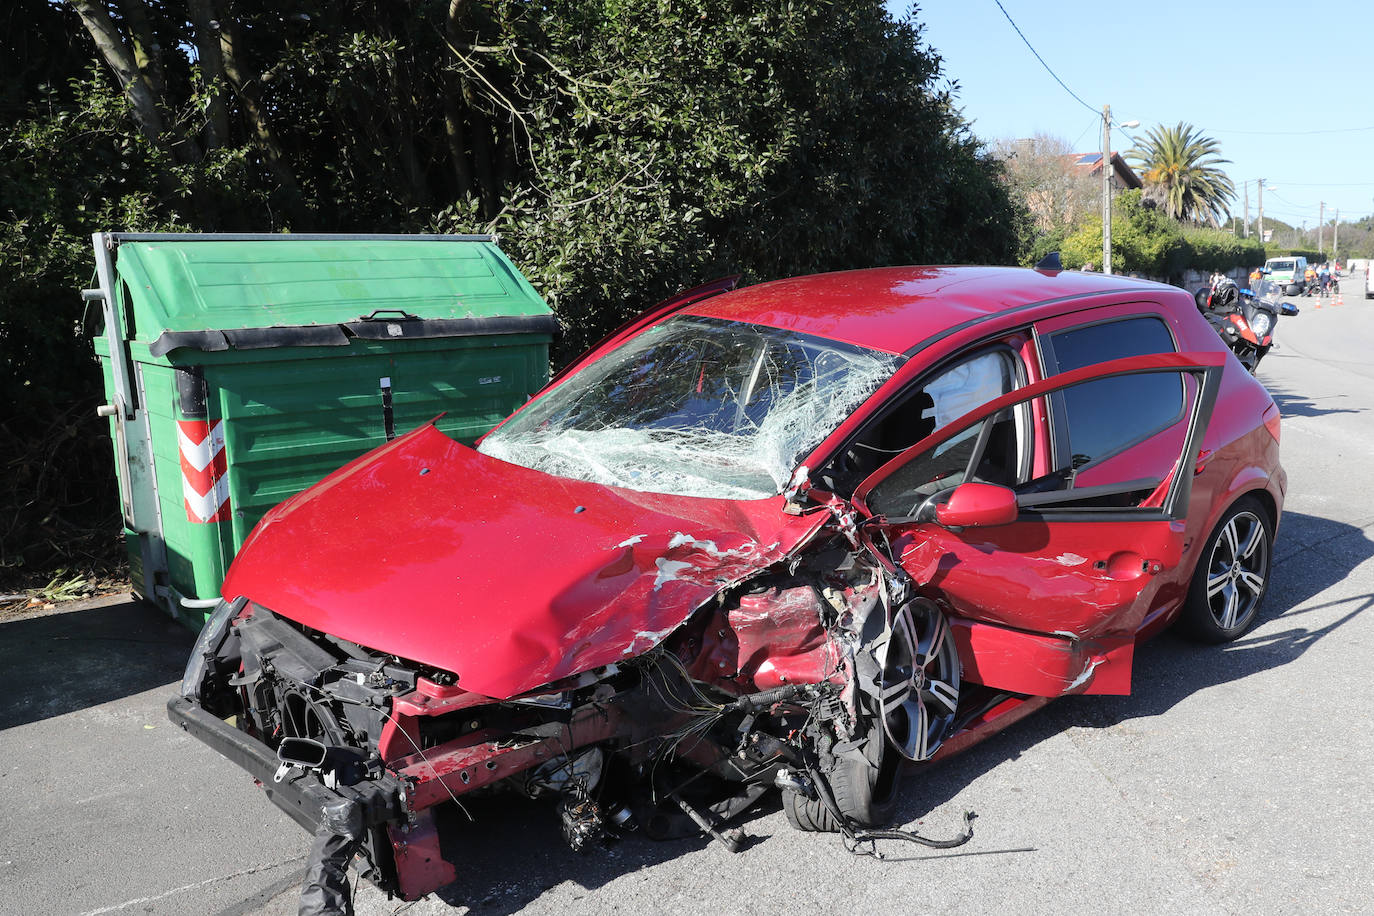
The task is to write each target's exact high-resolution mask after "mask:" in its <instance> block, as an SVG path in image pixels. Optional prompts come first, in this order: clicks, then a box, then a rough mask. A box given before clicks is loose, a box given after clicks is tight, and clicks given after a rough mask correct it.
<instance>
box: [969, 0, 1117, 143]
mask: <svg viewBox="0 0 1374 916" xmlns="http://www.w3.org/2000/svg"><path fill="white" fill-rule="evenodd" d="M992 2H993V3H996V4H997V8H998V9H999V10H1001V11H1002V15H1003V16H1006V17H1007V22H1010V23H1011V27H1012V28H1013V29H1015V30H1016V34H1017V35H1020V36H1021V40H1022V41H1024V42H1025V43H1026V47H1028V48H1030V52H1031V53H1032V54H1034V55H1035V59H1036V60H1038V61H1040V66H1042V67H1044V68H1045V72H1046V73H1048V74H1049V75H1050V76H1052V77H1054V81H1055V82H1056V83H1058V84H1059V85H1060V86H1061V87H1062V88H1063V89H1064V91H1065V92H1067V93H1068V94H1069V95H1071V96H1073V97H1074V99H1075V100H1076V101H1077V102H1078V104H1080V105H1082V106H1083V107H1084V108H1086V109H1088V110H1089V111H1091V112H1092V113H1093V114H1095V115H1097V116H1098V117H1099V118H1100V117H1102V113H1101V112H1099V111H1098V110H1097V109H1096V108H1094V107H1093V106H1091V105H1089V104H1088V103H1087V102H1085V101H1083V100H1082V99H1081V98H1079V97H1078V93H1076V92H1074V91H1073V90H1072V89H1070V88H1069V87H1068V86H1067V85H1065V83H1064V81H1063V80H1061V79H1060V78H1059V74H1057V73H1055V72H1054V71H1053V70H1051V69H1050V65H1049V64H1047V63H1045V58H1043V57H1041V56H1040V52H1039V51H1037V50H1035V46H1034V45H1032V44H1031V43H1030V39H1028V38H1027V37H1026V36H1025V34H1024V33H1022V31H1021V27H1020V26H1018V25H1017V24H1016V20H1014V19H1012V18H1011V13H1008V12H1007V8H1006V7H1005V6H1003V5H1002V0H992Z"/></svg>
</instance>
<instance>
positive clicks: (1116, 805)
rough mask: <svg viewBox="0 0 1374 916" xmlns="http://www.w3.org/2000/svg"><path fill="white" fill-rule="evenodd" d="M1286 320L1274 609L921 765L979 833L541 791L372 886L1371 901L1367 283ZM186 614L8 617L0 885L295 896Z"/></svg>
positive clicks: (755, 910)
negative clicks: (625, 814) (443, 882)
mask: <svg viewBox="0 0 1374 916" xmlns="http://www.w3.org/2000/svg"><path fill="white" fill-rule="evenodd" d="M1360 279H1361V278H1355V279H1354V280H1353V281H1352V280H1350V279H1347V280H1346V282H1345V284H1344V286H1345V288H1346V290H1347V293H1346V296H1345V299H1344V303H1343V304H1342V305H1339V306H1338V305H1335V304H1334V303H1333V302H1331V301H1329V300H1324V301H1322V302H1321V307H1320V308H1316V307H1315V305H1316V303H1315V302H1314V301H1313V300H1301V301H1300V304H1301V306H1302V307H1303V314H1302V315H1300V316H1299V317H1297V318H1292V319H1284V320H1283V321H1282V322H1281V323H1280V326H1279V329H1278V339H1279V341H1280V347H1281V348H1280V349H1278V350H1276V351H1274V352H1273V353H1271V354H1270V356H1269V358H1268V359H1267V360H1266V362H1265V363H1264V364H1263V365H1262V367H1261V369H1260V373H1259V374H1260V378H1261V379H1262V380H1263V381H1264V382H1265V384H1266V385H1268V386H1269V388H1270V390H1271V391H1272V392H1273V393H1274V396H1275V398H1276V400H1277V401H1278V403H1279V405H1280V407H1281V408H1282V410H1283V415H1284V426H1283V454H1284V464H1285V466H1286V467H1287V469H1288V473H1289V483H1290V489H1289V493H1288V502H1287V511H1286V514H1285V517H1284V521H1283V525H1282V527H1281V529H1280V531H1279V535H1278V543H1277V547H1276V554H1275V557H1276V562H1275V565H1274V570H1273V578H1272V588H1271V591H1270V594H1269V597H1268V600H1267V603H1266V606H1265V608H1264V609H1263V611H1262V615H1263V619H1262V621H1261V623H1260V624H1259V625H1258V626H1257V627H1256V628H1255V629H1254V630H1253V631H1252V632H1251V633H1250V634H1249V635H1247V636H1246V638H1244V639H1242V640H1240V641H1239V642H1237V643H1234V644H1232V645H1230V646H1228V647H1225V648H1221V649H1218V648H1212V647H1199V646H1196V645H1192V644H1190V643H1188V642H1185V641H1183V640H1181V639H1179V638H1177V637H1174V636H1172V635H1169V634H1166V635H1165V636H1163V637H1161V638H1159V639H1157V640H1155V641H1154V642H1152V643H1151V644H1149V645H1148V646H1146V647H1144V648H1143V649H1141V650H1140V651H1139V652H1138V653H1137V656H1136V665H1135V681H1134V684H1135V692H1134V694H1133V695H1132V696H1130V697H1075V698H1069V699H1065V700H1061V701H1058V702H1056V703H1054V704H1051V705H1050V706H1049V707H1048V708H1047V709H1045V710H1043V711H1041V712H1040V713H1038V714H1037V715H1035V716H1033V717H1032V718H1030V719H1028V720H1026V721H1025V722H1023V723H1021V724H1020V725H1018V726H1015V727H1013V728H1012V729H1010V730H1009V731H1008V732H1006V733H1004V734H1002V735H1000V736H998V737H996V738H994V739H992V740H990V741H988V742H986V743H985V744H983V745H981V746H979V747H977V748H975V749H974V750H972V751H970V752H968V753H966V754H964V755H963V756H961V757H957V758H954V759H952V760H950V761H948V762H946V763H944V764H941V765H939V766H936V767H929V768H926V769H924V770H914V771H912V772H911V773H910V774H909V776H908V780H907V784H906V786H907V788H906V793H905V797H904V800H903V804H902V808H901V813H900V818H901V820H903V821H905V822H906V823H907V824H908V825H912V826H916V827H919V828H920V829H922V830H923V831H925V832H928V833H930V834H932V835H942V834H943V835H948V834H952V833H954V832H955V831H956V830H957V829H958V827H959V825H960V822H961V818H962V814H963V812H964V811H965V810H972V811H976V812H977V813H978V815H979V817H978V820H977V823H976V828H977V833H976V835H975V837H974V839H973V840H972V841H971V842H970V843H969V844H968V845H966V846H964V847H962V848H960V849H957V850H954V851H952V852H947V853H940V852H937V851H933V850H925V849H921V848H918V847H914V846H904V845H897V846H892V845H889V846H888V847H887V850H886V851H887V852H888V854H889V857H888V858H887V859H886V860H883V861H878V860H875V859H870V858H855V857H853V856H851V855H849V854H848V853H847V852H846V851H845V850H844V848H843V846H842V845H841V843H840V841H839V839H838V838H836V837H834V836H824V835H807V834H801V833H797V832H794V831H792V830H791V829H790V828H789V827H788V826H787V823H786V821H785V819H784V818H783V816H782V814H781V812H780V810H779V809H777V808H776V807H773V808H771V809H767V810H765V811H764V812H763V813H762V814H760V815H759V816H757V817H755V818H753V819H752V820H750V821H749V822H748V823H747V824H746V825H745V826H746V829H747V830H748V832H749V833H751V834H752V835H753V836H754V837H755V838H756V841H755V842H754V843H753V845H752V846H751V847H750V848H748V849H747V850H746V851H744V852H743V853H741V854H738V855H732V854H730V853H729V852H727V851H726V850H725V849H724V848H723V847H721V846H719V845H711V844H707V843H705V842H704V841H700V840H697V841H683V842H676V843H666V844H658V843H651V842H649V841H646V840H641V839H629V840H627V841H624V842H621V843H619V844H618V845H616V846H614V847H612V848H611V849H609V850H607V851H605V852H599V851H598V852H593V853H590V854H583V855H578V854H573V853H571V852H569V851H567V850H566V849H565V848H564V847H563V845H562V843H561V841H560V840H559V839H558V835H557V829H556V825H555V823H554V820H553V815H552V812H551V811H549V810H546V809H544V808H540V807H520V806H513V807H512V808H510V809H508V810H502V811H499V812H487V814H486V816H485V817H483V819H482V822H481V823H480V824H479V825H478V828H477V829H476V830H475V831H474V842H473V846H472V860H471V862H470V863H467V864H466V865H465V867H464V868H463V869H462V877H461V878H460V880H459V882H458V883H457V884H456V885H454V886H453V887H451V888H449V889H447V890H446V891H445V893H444V895H443V899H440V898H439V897H431V898H428V899H426V900H423V901H420V902H417V903H414V904H404V903H402V902H401V901H387V900H386V899H385V898H384V897H383V896H382V895H381V894H380V893H378V892H376V890H375V889H374V888H371V887H370V886H363V887H362V888H360V889H359V891H358V896H357V905H358V911H359V913H362V914H379V913H392V912H397V911H402V912H406V913H411V914H440V913H442V914H457V913H464V912H474V913H482V914H506V913H514V912H525V913H536V914H543V913H549V914H558V916H574V914H584V913H586V914H592V913H596V914H603V913H617V912H645V913H683V914H704V913H712V914H716V913H725V914H731V913H749V914H771V913H778V914H783V913H786V914H795V913H819V914H825V913H840V912H845V913H853V912H858V913H863V912H898V911H901V910H915V911H919V912H924V913H978V914H983V913H992V912H996V913H1011V914H1017V913H1027V914H1031V913H1034V914H1041V913H1092V914H1099V913H1126V912H1132V913H1135V912H1150V913H1236V914H1241V913H1244V914H1247V916H1249V914H1256V913H1293V912H1323V913H1335V912H1371V911H1374V828H1371V824H1374V801H1372V800H1371V793H1370V789H1371V774H1374V722H1371V715H1372V713H1371V710H1374V684H1371V672H1374V665H1371V661H1374V612H1369V611H1370V609H1371V607H1374V535H1372V532H1371V526H1374V482H1371V474H1374V459H1371V455H1374V381H1372V380H1374V356H1371V346H1374V300H1371V301H1369V302H1366V300H1365V299H1364V298H1363V297H1362V296H1361V295H1360V289H1359V287H1360ZM190 643H191V636H190V634H188V633H185V632H183V631H181V630H179V629H178V628H177V627H176V626H174V625H173V624H171V623H169V622H167V621H166V620H165V619H164V618H161V617H159V616H158V615H157V614H156V612H153V611H151V610H149V609H147V608H144V607H140V606H134V605H130V604H128V603H126V602H121V601H116V602H114V603H109V602H104V603H101V602H97V603H94V604H87V605H82V606H79V607H77V608H75V609H71V610H67V611H64V612H60V613H54V614H48V615H44V616H38V617H33V618H25V619H12V620H10V621H8V622H5V623H0V698H3V699H0V799H2V800H3V801H2V802H0V913H14V914H25V916H39V914H46V913H61V914H69V913H83V914H104V913H120V914H124V913H154V914H159V913H168V914H180V913H220V914H239V913H270V914H289V913H294V912H295V910H296V903H297V893H298V882H299V879H300V874H301V869H302V867H303V864H304V856H305V852H306V850H307V847H308V845H309V838H308V837H307V835H306V834H305V833H304V832H302V831H301V830H300V829H299V828H298V827H297V826H296V825H295V824H294V823H292V822H291V821H289V820H288V819H287V818H286V817H285V815H282V814H280V813H279V812H278V811H277V810H276V809H275V808H274V807H273V806H272V805H271V804H270V803H269V802H267V801H266V800H265V799H264V798H263V797H262V796H261V794H260V792H259V791H258V790H257V789H256V788H255V787H254V786H253V785H252V783H251V781H250V780H248V779H247V778H246V777H244V776H243V774H242V773H241V771H239V770H238V769H237V768H236V767H234V766H233V765H232V764H230V763H228V762H227V761H225V760H223V759H221V758H219V757H218V756H217V755H215V754H214V753H212V752H211V751H209V750H208V749H206V748H205V747H203V746H202V745H200V744H199V743H198V742H197V741H195V740H193V739H191V738H189V737H187V736H186V735H185V734H183V733H181V732H180V731H179V730H177V729H174V728H173V727H172V726H171V725H170V724H169V723H168V722H167V720H166V718H165V715H164V712H163V704H164V702H165V700H166V698H167V697H168V696H169V695H170V693H171V692H172V691H173V690H174V689H175V686H176V683H177V681H178V679H179V677H180V672H181V666H182V662H183V660H184V658H185V656H186V654H187V651H188V649H189V647H190Z"/></svg>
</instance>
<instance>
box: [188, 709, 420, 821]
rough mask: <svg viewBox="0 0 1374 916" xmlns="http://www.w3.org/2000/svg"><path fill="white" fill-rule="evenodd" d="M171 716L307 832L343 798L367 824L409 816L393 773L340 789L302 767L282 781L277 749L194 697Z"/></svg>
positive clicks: (340, 787) (398, 782) (399, 785)
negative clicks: (358, 810)
mask: <svg viewBox="0 0 1374 916" xmlns="http://www.w3.org/2000/svg"><path fill="white" fill-rule="evenodd" d="M167 717H168V718H169V719H171V720H172V722H173V724H175V725H179V726H181V727H182V728H184V729H185V730H186V731H187V732H188V733H189V734H190V735H191V736H192V737H194V738H198V739H199V740H201V741H203V742H205V743H206V744H208V745H209V746H210V747H211V748H213V749H214V750H216V751H218V752H219V753H220V754H222V755H224V756H225V757H227V758H229V759H230V760H232V761H233V762H234V763H236V764H238V765H239V766H240V767H242V768H243V769H244V770H246V771H247V772H248V775H250V776H252V777H253V779H255V780H256V781H257V782H258V783H259V784H260V785H261V786H262V790H263V791H264V792H265V793H267V797H268V798H270V799H272V802H273V804H275V805H276V806H277V807H278V808H280V809H282V810H283V811H285V812H286V813H287V814H289V815H290V816H291V819H292V820H294V821H295V822H296V823H298V824H300V825H301V826H302V827H304V828H305V829H306V830H309V831H311V832H314V831H315V829H316V828H318V827H319V825H320V821H321V819H322V818H323V816H324V806H325V805H327V804H330V803H333V802H335V801H337V800H338V799H340V798H344V799H347V800H349V801H351V802H353V803H355V804H357V805H358V806H359V808H361V810H362V811H363V823H364V825H365V826H366V827H376V826H380V825H382V824H385V823H386V822H388V821H395V820H400V819H403V818H404V817H405V811H406V808H405V788H404V786H403V785H402V784H401V782H400V780H398V779H396V778H395V777H394V776H391V775H390V774H388V773H384V774H383V775H381V776H379V777H375V778H371V779H364V780H362V781H360V782H358V783H356V784H354V785H351V786H345V785H341V786H338V787H337V788H334V789H330V788H326V787H325V785H324V783H322V782H321V781H320V780H319V778H318V777H317V776H315V775H314V774H313V773H308V772H302V771H299V770H297V771H293V772H291V773H288V774H287V775H286V777H285V778H283V779H282V780H281V781H280V782H276V781H274V776H275V774H276V772H277V770H278V769H279V768H280V765H281V764H280V762H279V761H278V760H277V755H276V754H275V753H274V752H273V751H272V749H271V748H269V747H268V746H267V745H265V744H263V743H262V742H261V741H258V740H257V739H256V738H253V737H251V736H250V735H247V734H245V733H243V732H241V731H239V730H238V729H237V728H235V727H234V726H232V725H230V724H229V723H228V722H225V721H223V720H221V719H217V718H215V717H214V716H213V715H211V714H210V713H208V712H206V711H205V710H204V709H201V708H200V707H199V706H197V705H196V703H195V701H194V700H190V699H187V698H186V697H173V698H172V699H171V700H169V701H168V702H167Z"/></svg>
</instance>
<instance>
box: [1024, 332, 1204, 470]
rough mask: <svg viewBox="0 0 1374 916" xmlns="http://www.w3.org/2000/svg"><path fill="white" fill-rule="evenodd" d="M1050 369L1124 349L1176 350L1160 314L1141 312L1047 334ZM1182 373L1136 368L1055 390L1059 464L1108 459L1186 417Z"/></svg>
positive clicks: (1103, 358) (1140, 352)
mask: <svg viewBox="0 0 1374 916" xmlns="http://www.w3.org/2000/svg"><path fill="white" fill-rule="evenodd" d="M1041 349H1042V352H1043V353H1044V356H1045V363H1046V371H1047V372H1049V373H1052V374H1057V373H1060V372H1068V371H1069V370H1071V369H1079V368H1082V367H1083V366H1088V365H1093V364H1095V363H1103V362H1107V361H1109V360H1113V359H1119V358H1121V357H1124V356H1144V355H1146V354H1150V353H1173V352H1176V350H1177V347H1176V346H1175V345H1174V338H1173V335H1172V334H1170V333H1169V328H1168V326H1167V325H1165V324H1164V322H1163V321H1161V320H1160V319H1159V318H1155V317H1145V316H1137V317H1132V318H1126V319H1123V320H1119V321H1105V322H1101V323H1099V324H1092V325H1086V326H1083V327H1077V328H1069V329H1066V330H1063V331H1059V332H1056V333H1053V334H1050V335H1048V336H1047V337H1046V338H1043V339H1042V340H1041ZM1183 407H1184V390H1183V383H1182V380H1181V379H1180V378H1179V377H1178V376H1176V375H1169V374H1155V375H1128V376H1122V377H1118V378H1108V379H1099V380H1097V381H1094V382H1089V383H1087V384H1083V385H1075V386H1073V387H1072V388H1068V389H1066V390H1064V391H1063V392H1061V393H1059V394H1057V395H1054V396H1053V397H1052V398H1051V416H1052V417H1053V418H1054V426H1055V440H1056V456H1055V464H1056V468H1057V470H1060V471H1066V470H1077V469H1080V468H1085V467H1090V466H1093V465H1097V464H1100V463H1101V462H1103V461H1105V460H1107V459H1109V458H1112V457H1113V456H1115V455H1118V454H1120V453H1122V452H1124V451H1126V450H1127V449H1129V448H1131V447H1132V446H1134V445H1136V444H1138V443H1140V442H1143V441H1145V440H1146V439H1148V438H1150V437H1151V436H1153V435H1155V434H1156V433H1159V432H1160V431H1162V430H1165V429H1167V428H1169V427H1170V426H1172V425H1174V424H1175V423H1177V422H1178V421H1180V420H1182V419H1183V414H1184V411H1183Z"/></svg>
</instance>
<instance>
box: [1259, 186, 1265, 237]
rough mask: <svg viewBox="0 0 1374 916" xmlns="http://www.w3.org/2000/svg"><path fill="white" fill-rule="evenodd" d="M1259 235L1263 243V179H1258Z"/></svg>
mask: <svg viewBox="0 0 1374 916" xmlns="http://www.w3.org/2000/svg"><path fill="white" fill-rule="evenodd" d="M1259 237H1260V244H1261V245H1262V244H1264V179H1263V178H1261V179H1260V180H1259Z"/></svg>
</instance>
